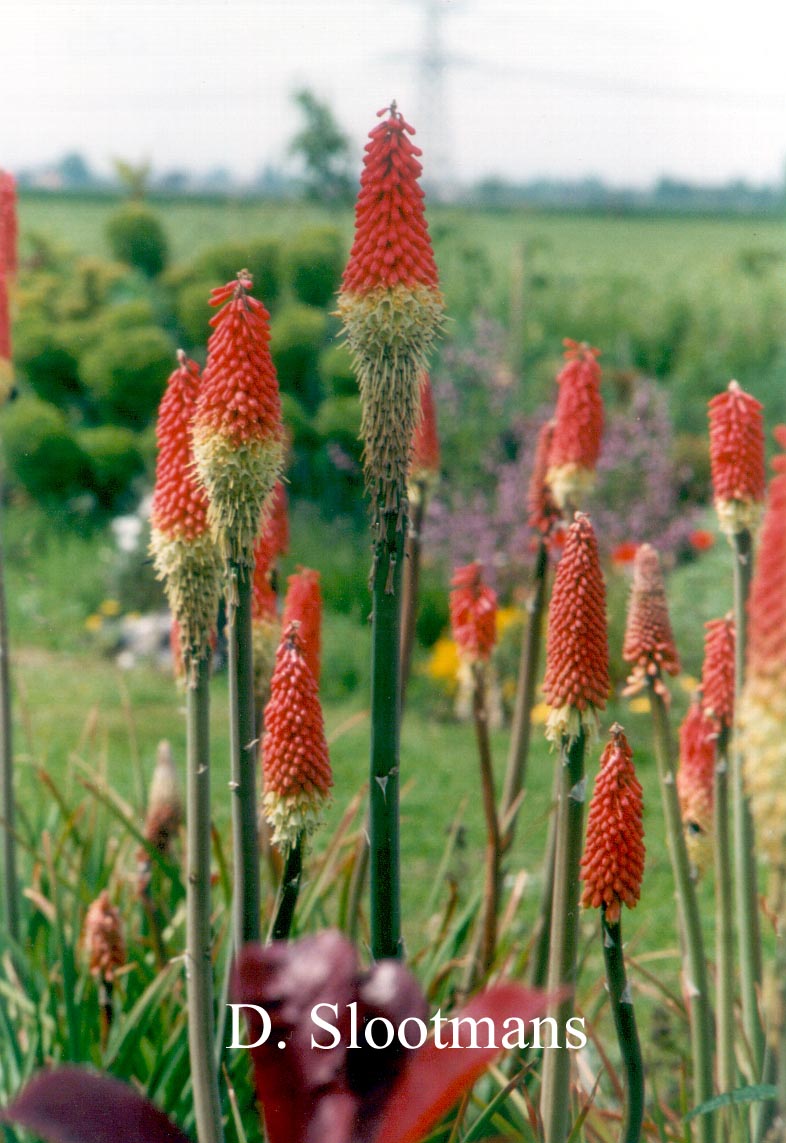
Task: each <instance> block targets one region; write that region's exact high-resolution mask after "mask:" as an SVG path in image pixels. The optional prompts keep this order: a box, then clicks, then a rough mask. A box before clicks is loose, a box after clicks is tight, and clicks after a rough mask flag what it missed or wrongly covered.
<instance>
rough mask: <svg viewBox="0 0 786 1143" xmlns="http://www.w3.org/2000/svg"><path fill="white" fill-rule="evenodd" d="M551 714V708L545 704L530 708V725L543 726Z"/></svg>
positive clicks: (537, 704)
mask: <svg viewBox="0 0 786 1143" xmlns="http://www.w3.org/2000/svg"><path fill="white" fill-rule="evenodd" d="M550 714H551V707H550V706H549V704H548V703H547V702H539V703H536V704H535V706H533V708H532V725H533V726H544V725H545V723H546V720H547V718H548V717H549V715H550Z"/></svg>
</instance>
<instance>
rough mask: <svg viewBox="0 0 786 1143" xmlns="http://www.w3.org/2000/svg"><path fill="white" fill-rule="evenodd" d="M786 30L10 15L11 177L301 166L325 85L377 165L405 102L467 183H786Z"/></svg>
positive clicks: (614, 1)
mask: <svg viewBox="0 0 786 1143" xmlns="http://www.w3.org/2000/svg"><path fill="white" fill-rule="evenodd" d="M429 3H430V4H431V5H432V6H433V7H435V8H436V9H438V17H437V21H436V22H437V24H438V26H439V29H440V37H441V44H442V55H443V56H444V57H445V59H446V60H447V61H448V62H447V64H446V67H445V68H444V70H443V71H442V72H441V78H440V80H439V81H438V82H436V83H435V82H431V84H430V85H429V84H428V83H426V81H425V79H424V68H423V65H422V60H423V56H424V45H425V43H426V31H425V29H426V25H427V19H426V14H425V10H426V6H427V5H428V4H429ZM785 32H786V16H785V15H784V14H783V12H782V9H780V5H779V4H778V3H777V2H776V0H746V3H744V4H734V5H732V4H730V3H729V4H724V3H723V0H712V2H710V0H658V2H655V0H626V2H624V3H623V2H620V0H610V2H604V0H595V3H593V4H588V3H587V2H586V0H542V2H534V0H384V2H383V0H277V2H275V3H274V2H273V0H17V2H15V3H14V2H12V0H0V107H1V108H2V109H3V111H2V118H1V119H0V165H3V166H5V167H7V168H9V169H11V170H15V169H19V168H22V167H24V166H28V165H35V164H38V163H40V162H42V161H44V160H48V159H54V158H56V157H58V156H60V155H62V154H64V153H65V152H67V151H72V150H78V151H81V152H82V153H83V154H84V155H85V156H86V157H87V158H88V159H89V161H90V162H91V163H92V164H93V165H95V166H96V167H98V168H99V169H102V170H108V169H109V166H110V162H111V159H112V157H114V156H118V157H122V158H124V159H126V160H129V161H134V162H137V161H141V160H143V159H150V160H151V161H152V162H153V164H154V166H155V167H156V169H158V170H169V169H173V168H184V167H185V168H189V169H195V170H199V171H206V170H209V169H211V168H214V167H219V166H221V167H228V168H230V169H231V170H232V171H233V172H234V173H236V174H237V175H239V176H241V177H250V176H252V175H253V174H255V173H256V172H258V171H259V170H260V169H261V168H262V167H263V166H264V165H265V164H268V163H270V164H276V165H278V164H281V163H283V162H285V161H286V159H287V145H288V142H289V140H290V139H291V138H292V136H293V134H294V133H295V132H296V130H297V127H298V122H299V120H298V114H297V111H296V109H295V107H294V104H293V101H292V93H293V91H295V90H296V89H297V88H298V87H304V86H305V87H308V88H311V89H312V90H313V91H314V92H315V93H316V94H317V95H318V96H320V97H321V98H323V99H325V100H326V101H327V102H328V103H329V105H330V106H331V108H332V109H333V111H334V113H335V115H336V117H337V119H338V120H339V122H340V124H341V125H342V127H343V128H344V129H345V130H346V131H347V133H348V134H349V135H350V136H351V138H352V142H353V147H354V148H355V152H356V154H357V155H358V156H359V155H360V152H361V148H362V145H363V142H364V139H365V136H366V134H367V132H368V131H369V130H370V128H371V127H372V126H373V125H374V123H375V122H376V119H375V114H376V112H377V110H379V109H380V108H382V107H383V106H386V105H387V104H389V103H390V101H391V99H392V98H395V99H396V100H397V101H398V105H399V108H400V109H401V111H402V112H403V114H404V116H405V118H407V119H408V120H409V121H410V122H411V123H413V125H414V126H415V127H416V128H419V134H420V140H419V141H420V142H421V145H422V147H423V150H424V160H423V161H424V166H425V167H426V168H428V163H429V155H431V157H432V159H433V161H434V162H437V163H439V164H440V166H444V167H445V168H446V169H449V173H450V175H451V176H452V177H454V178H457V179H458V180H460V181H469V180H474V179H477V178H480V177H484V176H487V175H501V176H503V177H507V178H511V179H530V178H536V177H542V176H543V177H556V178H581V177H585V176H599V177H601V178H603V179H605V180H606V181H608V182H611V183H614V184H626V185H634V186H645V185H649V184H650V183H651V182H652V181H653V180H654V179H656V178H658V177H659V176H661V175H663V174H664V173H667V174H669V175H672V176H675V177H678V178H685V179H690V180H693V181H704V182H719V181H725V180H727V179H731V178H745V179H748V180H750V181H752V182H781V181H782V179H783V177H784V172H785V171H786V68H784V67H783V62H782V51H783V49H782V45H783V42H784V33H785Z"/></svg>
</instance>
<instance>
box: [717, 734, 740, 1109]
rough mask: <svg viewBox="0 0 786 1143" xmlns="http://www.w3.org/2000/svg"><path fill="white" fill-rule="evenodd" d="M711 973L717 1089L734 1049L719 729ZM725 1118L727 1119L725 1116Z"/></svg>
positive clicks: (724, 772)
mask: <svg viewBox="0 0 786 1143" xmlns="http://www.w3.org/2000/svg"><path fill="white" fill-rule="evenodd" d="M713 804H714V822H713V825H714V830H713V833H714V855H715V973H716V979H717V983H716V988H715V990H716V1007H717V1030H716V1037H715V1039H716V1042H717V1045H718V1089H719V1091H721V1092H725V1091H733V1090H734V1088H735V1087H736V1086H737V1062H736V1056H735V1051H734V1039H735V1035H734V916H733V913H734V902H733V892H732V878H731V839H730V837H729V732H728V730H727V729H724V730H722V731H721V734H720V736H719V738H718V747H717V754H716V759H715V788H714V801H713ZM725 1118H727V1119H728V1116H726V1117H725Z"/></svg>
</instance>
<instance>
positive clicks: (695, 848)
mask: <svg viewBox="0 0 786 1143" xmlns="http://www.w3.org/2000/svg"><path fill="white" fill-rule="evenodd" d="M717 733H718V732H717V727H716V726H715V724H714V723H713V721H712V719H711V718H710V717H709V716H708V715H707V713H706V712H705V710H704V704H703V703H702V701H701V698H700V697H697V698H696V699H695V700H694V701H693V702H692V703H691V705H690V707H689V708H688V713H687V714H686V715H685V718H684V719H683V720H682V725H681V726H680V765H679V769H678V770H677V794H678V796H679V799H680V810H681V813H682V821H683V825H684V826H685V840H686V842H687V846H688V852H689V854H690V857H691V860H692V861H693V863H694V865H696V866H697V867H698V868H699V869H703V868H704V866H705V865H706V864H707V862H708V860H709V857H710V853H709V839H710V837H711V836H712V818H713V806H714V802H715V748H716V743H717Z"/></svg>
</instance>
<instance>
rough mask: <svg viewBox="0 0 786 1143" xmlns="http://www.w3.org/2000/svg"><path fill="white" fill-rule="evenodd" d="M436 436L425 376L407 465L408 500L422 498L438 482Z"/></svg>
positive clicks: (432, 401)
mask: <svg viewBox="0 0 786 1143" xmlns="http://www.w3.org/2000/svg"><path fill="white" fill-rule="evenodd" d="M439 461H440V456H439V436H438V434H437V413H436V409H435V408H434V393H433V390H432V388H431V379H430V378H429V375H428V373H424V374H423V376H422V378H421V381H420V419H419V420H418V422H417V424H416V426H415V434H414V436H413V438H412V457H411V459H410V462H409V486H410V500H412V499H413V495H414V497H417V496H419V495H422V491H423V489H424V488H425V489H426V490H428V489H429V488H430V487H431V485H433V484H435V483H436V481H437V480H438V479H439Z"/></svg>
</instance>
